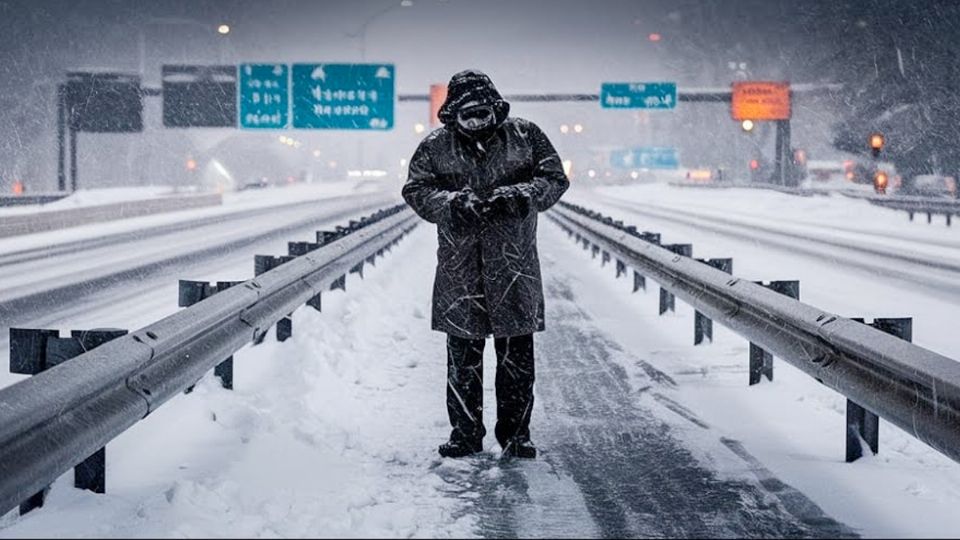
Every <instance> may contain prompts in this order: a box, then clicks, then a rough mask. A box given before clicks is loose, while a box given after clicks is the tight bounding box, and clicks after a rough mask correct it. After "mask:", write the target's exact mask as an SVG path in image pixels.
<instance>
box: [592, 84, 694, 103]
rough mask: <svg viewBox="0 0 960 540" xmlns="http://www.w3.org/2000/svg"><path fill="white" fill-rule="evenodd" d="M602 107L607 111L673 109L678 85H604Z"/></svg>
mask: <svg viewBox="0 0 960 540" xmlns="http://www.w3.org/2000/svg"><path fill="white" fill-rule="evenodd" d="M600 106H601V107H603V108H605V109H673V108H675V107H676V106H677V83H672V82H653V83H643V82H640V83H603V84H602V85H601V86H600Z"/></svg>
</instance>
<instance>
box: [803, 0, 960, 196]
mask: <svg viewBox="0 0 960 540" xmlns="http://www.w3.org/2000/svg"><path fill="white" fill-rule="evenodd" d="M803 24H804V25H805V26H807V27H808V28H809V29H810V31H811V35H812V36H814V37H815V39H816V40H818V41H820V42H822V43H827V44H830V47H828V48H826V49H825V50H821V51H819V52H818V54H816V55H814V58H811V61H810V62H808V63H807V65H806V66H805V69H806V70H807V71H808V72H809V73H811V74H815V75H818V76H819V77H820V78H822V79H829V80H832V81H835V82H840V83H842V84H843V85H844V90H843V92H842V95H841V101H840V103H839V105H840V106H839V107H838V111H839V113H840V118H839V119H838V122H837V124H836V127H835V136H834V146H835V147H836V148H837V149H839V150H843V151H846V152H851V153H854V154H862V155H867V154H868V153H869V146H868V139H869V137H870V134H871V133H874V132H879V133H882V134H883V135H884V138H885V139H886V145H885V147H884V149H883V152H882V154H881V156H882V159H884V160H886V161H891V162H893V163H894V164H895V165H896V167H897V169H898V171H899V172H900V174H901V175H903V177H904V179H905V180H906V181H908V182H909V181H910V179H912V178H913V177H914V176H916V175H917V174H930V173H942V174H952V175H957V173H958V172H960V127H958V125H957V122H958V120H960V88H958V85H960V54H958V52H957V46H958V44H957V38H958V35H960V34H958V32H960V2H956V1H952V0H934V1H924V2H900V1H899V0H867V1H863V0H858V1H856V2H849V1H848V2H832V3H829V4H827V3H824V4H820V3H817V4H816V6H815V8H814V9H810V10H807V11H806V12H805V13H804V14H803ZM831 47H832V50H830V48H831Z"/></svg>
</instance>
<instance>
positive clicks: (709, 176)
mask: <svg viewBox="0 0 960 540" xmlns="http://www.w3.org/2000/svg"><path fill="white" fill-rule="evenodd" d="M713 177H714V173H713V171H712V170H710V169H688V170H687V174H686V179H687V180H689V181H692V182H710V181H711V180H713Z"/></svg>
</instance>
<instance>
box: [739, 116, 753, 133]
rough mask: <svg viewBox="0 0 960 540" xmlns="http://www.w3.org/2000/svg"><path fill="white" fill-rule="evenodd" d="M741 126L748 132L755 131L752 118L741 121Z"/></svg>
mask: <svg viewBox="0 0 960 540" xmlns="http://www.w3.org/2000/svg"><path fill="white" fill-rule="evenodd" d="M740 127H741V128H743V130H744V131H746V132H748V133H749V132H751V131H753V127H754V125H753V120H750V119H747V120H744V121H743V122H741V123H740Z"/></svg>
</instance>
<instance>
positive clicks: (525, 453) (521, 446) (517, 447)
mask: <svg viewBox="0 0 960 540" xmlns="http://www.w3.org/2000/svg"><path fill="white" fill-rule="evenodd" d="M501 455H502V456H503V457H517V458H523V459H535V458H536V457H537V447H536V446H534V445H533V443H532V442H530V439H526V438H523V437H514V438H512V439H510V440H509V441H507V444H506V445H504V447H503V453H502V454H501Z"/></svg>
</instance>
